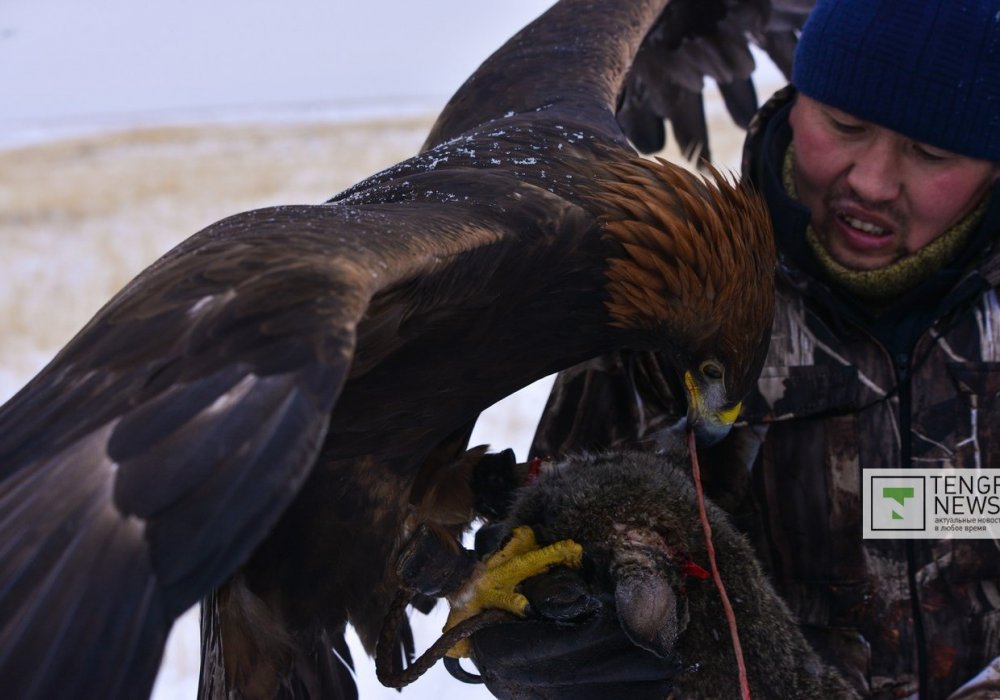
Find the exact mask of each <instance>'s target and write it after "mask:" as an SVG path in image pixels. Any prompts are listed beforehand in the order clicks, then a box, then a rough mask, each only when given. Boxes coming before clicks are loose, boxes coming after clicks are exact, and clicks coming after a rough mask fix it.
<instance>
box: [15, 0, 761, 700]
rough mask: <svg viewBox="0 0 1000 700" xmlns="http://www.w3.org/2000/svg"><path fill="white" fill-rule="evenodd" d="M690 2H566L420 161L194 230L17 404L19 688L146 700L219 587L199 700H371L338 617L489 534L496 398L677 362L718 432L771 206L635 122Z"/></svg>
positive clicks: (748, 378)
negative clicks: (651, 63)
mask: <svg viewBox="0 0 1000 700" xmlns="http://www.w3.org/2000/svg"><path fill="white" fill-rule="evenodd" d="M695 4H697V3H694V4H692V3H683V2H681V3H671V4H668V3H667V0H643V1H641V2H640V1H638V0H617V1H616V0H604V1H598V0H563V1H562V2H560V3H558V4H557V5H555V6H554V7H553V8H552V9H551V10H549V11H548V12H547V13H545V14H544V15H542V16H541V17H540V18H539V19H538V20H536V21H535V22H534V23H532V24H530V25H529V26H528V27H526V28H525V29H524V30H523V31H521V32H520V33H519V34H517V35H516V36H515V37H514V38H512V39H511V40H510V41H509V42H508V43H507V44H505V45H504V46H503V47H502V48H501V49H500V50H499V51H497V52H496V53H495V54H494V55H493V56H492V57H491V58H489V59H488V60H487V61H486V62H485V63H484V64H483V66H482V67H481V68H480V69H479V70H478V71H477V72H476V73H475V74H474V75H473V76H472V77H471V78H470V79H469V81H468V82H467V83H466V84H465V85H464V86H463V87H462V88H461V89H460V90H459V91H458V93H457V94H456V95H455V96H454V98H453V99H452V100H451V102H450V103H449V104H448V106H447V107H446V108H445V110H444V112H443V113H442V115H441V116H440V118H439V119H438V121H437V123H436V125H435V126H434V128H433V130H432V132H431V134H430V136H429V138H428V140H427V142H426V145H425V148H424V149H423V151H422V152H421V153H420V154H419V155H417V156H415V157H413V158H411V159H409V160H407V161H404V162H402V163H400V164H398V165H396V166H394V167H391V168H389V169H387V170H385V171H383V172H381V173H378V174H376V175H374V176H373V177H371V178H369V179H367V180H365V181H363V182H361V183H359V184H357V185H356V186H354V187H352V188H350V189H349V190H347V191H346V192H344V193H342V194H340V195H338V196H337V197H335V198H333V199H332V200H330V201H329V202H327V203H325V204H321V205H315V206H283V207H273V208H268V209H261V210H256V211H250V212H246V213H241V214H237V215H235V216H232V217H230V218H227V219H224V220H222V221H219V222H218V223H215V224H213V225H211V226H209V227H208V228H206V229H204V230H202V231H200V232H198V233H197V234H195V235H194V236H192V237H191V238H189V239H187V240H186V241H184V242H183V243H181V244H180V245H178V246H177V247H176V248H174V249H173V250H171V251H170V252H168V253H167V254H166V255H164V256H163V257H162V258H160V259H159V260H158V261H157V262H155V263H154V264H153V265H151V266H150V267H149V268H148V269H146V270H145V271H143V272H142V273H141V274H140V275H139V276H137V277H136V278H135V279H134V280H133V281H132V282H130V283H129V284H128V285H126V287H125V288H124V289H122V290H121V292H119V293H118V294H117V295H115V297H114V298H112V299H111V300H110V301H109V302H108V303H107V304H106V305H105V306H104V307H103V308H102V309H101V310H100V311H99V312H98V314H97V315H96V316H95V317H94V318H93V319H92V320H91V321H90V322H89V323H88V324H87V325H86V326H85V327H84V328H83V329H82V330H81V331H80V332H79V333H78V334H77V335H76V336H75V337H74V338H73V339H72V340H71V341H70V343H69V344H68V345H66V347H65V348H63V349H62V351H61V352H59V353H58V355H57V356H56V357H55V358H54V359H53V360H52V362H51V363H50V364H49V365H48V366H47V367H45V368H44V369H43V370H42V371H41V372H40V373H39V374H38V375H37V376H36V377H35V378H34V379H32V380H31V381H30V382H29V383H28V384H27V386H25V387H24V388H23V389H22V390H21V391H20V392H18V393H17V394H16V395H15V396H14V397H13V398H12V399H11V400H10V401H9V402H8V403H7V404H5V405H4V406H3V407H0V687H2V688H3V689H4V693H5V694H6V695H8V696H10V697H17V698H52V697H68V696H79V697H102V698H113V697H144V696H145V695H147V694H148V692H149V689H150V687H151V684H152V682H153V679H154V676H155V673H156V670H157V667H158V664H159V660H160V656H161V653H162V649H163V645H164V640H165V638H166V635H167V633H168V631H169V629H170V626H171V624H172V622H173V620H174V619H175V618H176V617H177V616H178V615H179V614H181V613H182V612H183V611H184V610H185V609H187V608H188V607H190V606H191V605H193V604H194V603H196V602H198V601H199V600H200V599H202V598H204V597H205V596H209V599H208V600H207V602H206V604H205V606H204V608H203V620H204V622H205V634H204V640H203V644H204V649H205V652H204V664H203V672H202V693H203V694H204V695H206V696H219V697H222V696H226V697H230V696H237V697H264V696H266V697H276V696H289V697H292V696H295V697H306V696H311V697H350V696H352V695H353V694H354V689H353V682H352V681H351V679H350V677H349V674H348V673H347V672H346V671H345V669H344V668H343V665H342V664H341V663H340V662H339V661H338V659H337V657H336V655H335V654H334V652H333V650H334V649H337V650H341V651H343V649H344V647H343V641H342V636H341V635H342V631H343V629H344V626H345V625H346V624H348V623H350V624H353V625H354V626H355V627H356V628H357V630H358V632H359V634H360V636H361V639H362V641H363V642H364V643H365V644H366V645H367V646H368V647H369V648H371V645H373V644H374V640H375V638H376V637H377V632H378V628H379V625H380V623H381V620H382V618H383V616H384V614H385V612H386V609H387V607H388V602H389V600H390V599H391V598H392V596H393V595H394V593H395V590H396V587H397V581H396V579H395V574H394V572H393V567H392V562H393V560H394V556H395V554H396V553H397V552H398V550H399V547H400V545H401V543H402V542H404V541H405V539H406V538H407V536H408V535H409V533H410V532H412V531H413V529H414V528H416V527H417V526H418V525H420V524H430V525H432V526H437V527H439V528H441V531H442V533H444V532H445V531H450V532H457V531H459V530H460V529H461V528H462V527H464V525H465V524H466V523H467V522H468V520H469V519H470V518H471V517H473V510H472V486H471V484H470V479H469V476H468V475H469V473H470V465H474V464H475V462H476V459H477V458H478V456H479V453H477V452H472V453H466V452H465V448H466V443H467V438H468V435H469V431H470V429H471V426H472V424H473V423H474V421H475V419H476V416H477V415H478V413H479V412H480V411H481V410H483V409H484V408H485V407H487V406H489V405H491V404H492V403H494V402H495V401H497V400H498V399H500V398H502V397H503V396H505V395H507V394H509V393H511V392H513V391H515V390H516V389H518V388H520V387H522V386H524V385H526V384H528V383H529V382H531V381H533V380H535V379H537V378H539V377H542V376H544V375H547V374H550V373H552V372H555V371H557V370H559V369H561V368H564V367H567V366H569V365H572V364H574V363H577V362H580V361H582V360H585V359H588V358H591V357H593V356H596V355H599V354H601V353H605V352H608V351H610V350H613V349H615V348H635V349H656V350H658V351H659V352H660V353H661V355H662V357H663V358H664V359H665V362H666V363H667V365H668V366H667V367H666V368H665V370H666V374H667V376H666V380H667V381H668V382H669V383H670V384H671V386H672V388H673V390H674V391H675V392H676V393H677V395H684V396H686V397H687V399H688V402H689V412H688V422H689V424H690V425H691V427H692V428H693V429H694V430H695V431H696V432H697V433H699V434H701V435H702V436H704V437H706V438H707V439H713V438H717V437H718V436H720V435H721V434H724V432H725V430H727V429H728V425H729V424H730V423H731V422H732V420H733V419H734V417H735V415H736V412H737V410H738V406H739V402H740V399H741V398H742V397H743V395H744V394H745V393H746V392H747V390H748V389H749V387H750V385H751V382H752V381H753V380H754V378H755V376H756V374H757V372H758V371H759V368H760V366H761V363H762V361H763V357H764V353H765V349H766V346H767V335H768V332H769V327H770V319H771V309H772V273H773V270H772V268H773V263H774V251H773V247H772V243H771V238H770V231H769V224H768V218H767V214H766V211H765V209H764V207H763V205H762V204H761V202H760V201H759V200H758V199H757V198H756V197H755V196H754V195H753V194H752V193H751V192H749V191H747V190H746V189H744V188H743V187H742V186H739V185H733V184H730V183H728V182H727V181H725V180H724V179H722V178H718V179H717V180H716V181H715V182H712V181H710V180H706V179H703V178H701V177H699V176H696V175H694V174H691V173H688V172H686V171H684V170H682V169H680V168H678V167H675V166H673V165H670V164H667V163H663V162H656V161H650V160H644V159H640V158H639V157H637V155H636V153H635V151H634V150H633V148H632V147H631V146H630V145H629V143H628V140H627V138H626V136H625V134H624V133H623V132H622V130H621V128H620V127H619V125H618V122H617V121H616V119H615V112H616V108H618V106H619V105H620V104H622V105H624V104H625V103H624V102H622V100H623V99H625V98H626V97H628V95H629V94H630V93H629V92H628V90H626V85H627V84H628V85H632V86H633V89H638V88H637V87H636V85H637V84H636V82H635V81H636V80H637V79H639V78H640V77H641V76H642V75H645V74H643V73H641V72H640V71H639V70H638V69H636V70H635V71H634V72H633V73H631V74H630V72H629V71H630V66H633V59H635V57H636V56H637V54H638V53H641V51H642V49H641V47H642V46H644V45H643V39H644V37H647V34H648V35H649V37H650V42H652V43H649V42H647V44H645V46H646V47H651V46H652V47H655V46H656V45H657V44H656V41H657V40H658V39H657V37H658V36H662V34H657V32H661V31H662V28H663V23H664V22H666V20H668V19H671V20H673V19H676V17H674V14H672V13H674V12H675V9H676V8H684V7H688V14H683V13H682V14H681V15H678V16H679V17H695V18H698V17H700V16H701V15H699V14H698V13H694V14H691V12H692V11H691V8H692V7H694V5H695ZM702 4H704V3H702ZM730 4H732V3H730V2H718V3H717V6H718V7H719V8H721V9H720V11H721V12H722V16H723V17H724V16H725V12H726V8H727V7H728V6H729V5H730ZM709 5H710V4H709ZM698 7H701V4H698ZM692 26H693V25H692ZM680 29H683V28H680ZM651 30H652V32H651ZM670 31H671V32H672V31H674V30H673V29H672V28H671V29H670ZM691 31H694V29H693V28H692V29H691ZM681 34H682V35H683V34H684V32H683V31H682V32H681ZM671 36H672V35H671ZM682 48H683V46H682ZM643 80H648V76H647V77H646V78H643ZM629 81H631V82H629ZM642 89H644V90H649V86H648V85H645V86H643V87H642ZM623 91H624V92H623ZM629 99H631V98H629ZM630 109H632V111H633V113H635V110H636V108H635V107H634V106H633V107H631V108H630ZM654 112H655V110H654Z"/></svg>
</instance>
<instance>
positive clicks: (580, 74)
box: [425, 0, 814, 161]
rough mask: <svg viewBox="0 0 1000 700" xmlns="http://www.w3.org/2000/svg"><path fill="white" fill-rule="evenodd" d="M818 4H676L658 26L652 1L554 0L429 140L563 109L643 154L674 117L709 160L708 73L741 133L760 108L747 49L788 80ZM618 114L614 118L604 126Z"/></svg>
mask: <svg viewBox="0 0 1000 700" xmlns="http://www.w3.org/2000/svg"><path fill="white" fill-rule="evenodd" d="M813 4H814V0H671V1H670V2H668V3H665V6H664V7H663V8H662V11H659V10H657V11H656V17H655V21H654V22H652V23H651V24H650V23H649V12H650V11H651V8H649V7H648V6H644V5H638V6H636V7H629V6H621V7H615V6H609V5H608V4H607V3H603V2H590V3H587V2H580V3H565V2H563V3H557V4H556V5H555V6H554V7H553V8H552V9H550V10H549V12H548V13H547V14H546V15H545V16H544V21H542V22H536V23H534V24H532V25H529V26H528V27H526V28H525V29H523V30H522V31H521V32H520V33H518V34H517V35H516V36H515V37H514V38H513V39H511V40H510V41H509V42H507V43H506V44H505V45H504V46H503V47H501V48H500V49H499V50H498V51H497V52H496V53H495V54H494V55H493V56H492V57H491V58H490V60H489V61H488V62H487V63H485V64H484V65H483V66H482V67H481V68H480V69H479V70H478V71H476V73H475V74H473V75H472V76H471V77H470V78H469V80H468V81H466V83H465V84H464V85H463V86H462V88H461V89H460V90H459V91H458V92H457V93H456V94H455V96H454V97H453V98H452V99H451V101H450V102H449V103H448V106H447V107H446V108H445V109H444V111H443V112H442V113H441V115H440V117H439V118H438V120H437V123H436V124H435V126H434V129H433V130H432V131H431V134H430V136H429V137H428V139H427V141H426V142H425V147H432V146H434V145H437V144H440V143H442V142H443V141H446V140H447V139H449V138H453V137H454V136H456V135H458V134H460V133H462V132H463V131H465V130H466V129H468V128H470V127H472V126H476V125H478V124H480V123H482V122H484V121H487V120H488V119H494V118H496V117H498V116H499V115H502V114H504V113H505V112H528V111H530V110H533V109H547V110H548V109H553V108H558V109H562V110H564V111H566V112H567V113H570V112H576V113H578V114H580V115H581V116H582V117H583V118H584V119H585V120H587V121H589V122H590V123H591V124H593V125H594V126H595V127H597V126H601V127H602V128H606V129H607V133H609V134H616V135H618V136H620V135H621V133H622V132H624V135H625V136H627V137H628V139H629V141H631V143H632V144H633V145H634V146H635V147H636V148H637V149H638V150H639V151H641V152H643V153H656V152H657V151H661V150H663V148H664V147H665V145H666V138H667V135H666V133H667V132H666V122H667V121H669V122H670V123H671V124H672V125H673V131H674V136H675V137H676V138H677V141H678V145H679V146H680V148H681V151H682V152H683V153H684V154H685V155H686V156H687V157H688V158H692V159H694V158H699V159H704V160H706V161H711V157H712V156H711V151H710V149H709V134H708V126H707V123H706V114H705V100H704V95H703V88H704V84H705V79H706V78H709V79H711V80H713V81H714V82H715V83H716V84H717V85H718V87H719V91H720V92H721V94H722V97H723V99H724V101H725V105H726V108H727V109H728V111H729V114H730V116H731V117H732V119H733V121H734V122H735V123H736V125H737V126H739V127H741V128H744V129H745V128H746V127H747V125H748V124H749V123H750V119H751V118H752V117H753V115H754V113H755V112H756V111H757V107H758V100H757V91H756V89H755V87H754V82H753V78H752V73H753V71H754V68H755V67H756V63H755V59H754V56H753V54H752V53H751V51H750V48H751V46H756V47H758V48H760V49H761V50H762V51H763V52H765V53H766V54H767V55H768V56H769V57H770V59H771V60H772V61H773V62H774V64H775V65H776V66H777V67H778V69H779V70H780V71H781V72H782V73H783V74H784V76H785V77H786V78H790V77H791V73H792V56H793V54H794V52H795V46H796V43H797V40H798V33H799V31H800V29H801V28H802V25H803V24H804V23H805V20H806V18H807V17H808V15H809V12H810V11H811V10H812V6H813ZM640 28H641V29H640ZM630 29H634V30H635V31H630ZM592 40H596V41H592ZM556 45H558V50H556V51H553V50H551V47H552V46H556ZM512 76H519V77H523V79H517V80H512ZM610 113H614V114H615V116H616V118H617V122H618V124H617V125H611V124H608V122H609V121H610V120H609V119H608V117H609V116H610Z"/></svg>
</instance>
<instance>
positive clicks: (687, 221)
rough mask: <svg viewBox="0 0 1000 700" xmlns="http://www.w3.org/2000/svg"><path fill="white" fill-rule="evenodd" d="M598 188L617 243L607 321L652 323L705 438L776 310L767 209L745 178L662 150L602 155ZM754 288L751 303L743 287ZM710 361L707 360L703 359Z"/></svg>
mask: <svg viewBox="0 0 1000 700" xmlns="http://www.w3.org/2000/svg"><path fill="white" fill-rule="evenodd" d="M606 172H607V173H608V174H609V175H610V176H611V177H613V178H614V180H598V181H597V182H595V184H594V187H595V188H600V190H601V191H600V192H595V193H594V195H593V196H594V200H595V201H598V202H600V204H601V206H603V209H602V211H601V214H600V216H599V220H600V222H601V226H602V230H603V233H604V235H605V237H606V239H607V240H608V241H609V242H610V243H611V244H612V247H613V248H616V249H617V254H615V253H612V255H611V257H610V259H609V260H608V267H607V271H606V286H605V290H606V292H607V300H606V302H605V308H606V310H607V312H608V317H609V321H608V322H609V324H610V325H611V326H613V327H615V328H619V329H623V330H626V331H630V330H631V331H638V332H640V333H645V334H648V336H649V338H650V342H652V343H653V344H654V345H655V346H656V349H658V350H660V351H661V352H663V353H664V355H665V356H666V357H669V358H670V359H671V361H672V362H673V363H674V369H675V371H676V373H677V375H678V376H677V379H678V380H679V381H678V386H682V387H683V388H684V391H685V393H686V395H687V399H688V404H689V412H688V420H689V423H690V424H691V425H692V426H693V427H695V428H696V430H698V431H699V435H700V439H702V440H703V441H704V442H709V443H710V442H714V441H715V440H717V439H719V438H720V437H722V436H723V435H725V434H726V432H728V430H729V426H731V425H732V423H733V421H734V420H735V418H736V416H737V414H738V413H739V401H740V400H741V399H742V398H743V397H744V396H745V395H746V393H747V392H748V391H749V390H750V387H751V385H752V382H753V381H754V380H755V378H756V375H757V374H758V373H759V371H760V366H761V363H762V362H763V360H764V356H765V354H766V351H767V343H768V338H769V329H770V324H771V318H772V314H773V302H774V300H773V295H770V294H766V293H761V290H766V289H769V288H771V287H772V286H773V278H772V275H773V270H774V259H775V252H774V243H773V240H772V238H771V233H770V231H771V224H770V216H769V215H768V212H767V209H766V207H765V206H764V203H763V201H762V200H761V198H760V197H759V196H758V195H757V194H756V193H755V192H753V191H752V190H751V189H750V187H749V186H747V185H742V184H735V183H733V182H732V181H730V180H729V179H728V178H727V177H726V176H724V175H723V174H722V173H720V172H719V171H717V170H715V169H714V168H711V166H709V167H708V168H707V172H706V173H705V174H702V175H696V174H694V173H691V172H689V171H687V170H685V169H683V168H681V167H680V166H677V165H674V164H671V163H668V162H666V161H661V160H660V161H649V160H642V159H634V160H632V161H619V162H617V163H614V164H611V165H609V166H608V167H607V169H606ZM751 298H753V299H757V300H758V301H757V302H756V303H753V304H748V303H747V300H748V299H751ZM706 362H707V363H709V365H711V366H712V367H714V369H710V370H709V371H707V372H706V371H704V368H705V367H706V364H705V363H706Z"/></svg>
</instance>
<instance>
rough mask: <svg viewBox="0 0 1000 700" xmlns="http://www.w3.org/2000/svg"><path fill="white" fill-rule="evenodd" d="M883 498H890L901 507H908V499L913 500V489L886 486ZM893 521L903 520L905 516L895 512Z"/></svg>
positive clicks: (893, 512)
mask: <svg viewBox="0 0 1000 700" xmlns="http://www.w3.org/2000/svg"><path fill="white" fill-rule="evenodd" d="M882 498H888V499H891V500H893V501H896V503H898V504H899V505H901V506H905V505H906V499H907V498H913V487H912V486H886V487H884V488H883V489H882ZM892 519H893V520H902V519H903V516H902V515H900V514H899V513H897V512H896V511H895V510H893V511H892Z"/></svg>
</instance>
